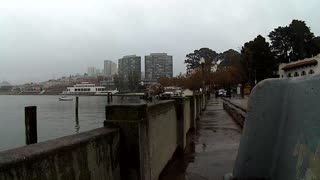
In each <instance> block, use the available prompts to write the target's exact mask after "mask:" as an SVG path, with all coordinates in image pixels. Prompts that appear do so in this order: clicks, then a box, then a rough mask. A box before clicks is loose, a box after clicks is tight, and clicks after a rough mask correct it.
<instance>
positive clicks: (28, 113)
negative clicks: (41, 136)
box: [24, 106, 38, 145]
mask: <svg viewBox="0 0 320 180" xmlns="http://www.w3.org/2000/svg"><path fill="white" fill-rule="evenodd" d="M24 113H25V130H26V144H27V145H29V144H34V143H37V142H38V135H37V106H28V107H25V109H24Z"/></svg>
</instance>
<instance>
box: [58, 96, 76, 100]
mask: <svg viewBox="0 0 320 180" xmlns="http://www.w3.org/2000/svg"><path fill="white" fill-rule="evenodd" d="M59 101H73V98H71V97H67V96H63V97H59Z"/></svg>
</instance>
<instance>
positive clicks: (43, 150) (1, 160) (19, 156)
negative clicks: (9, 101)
mask: <svg viewBox="0 0 320 180" xmlns="http://www.w3.org/2000/svg"><path fill="white" fill-rule="evenodd" d="M115 133H118V129H115V128H105V127H102V128H98V129H94V130H91V131H86V132H82V133H79V134H74V135H70V136H65V137H61V138H57V139H53V140H48V141H44V142H40V143H37V144H31V145H28V146H23V147H19V148H15V149H10V150H6V151H2V152H0V169H1V168H4V167H6V166H10V165H15V164H16V163H19V162H23V161H26V160H31V159H36V158H39V157H43V156H48V154H52V153H55V152H58V151H59V152H64V151H65V150H67V149H71V148H74V147H75V146H80V145H82V144H83V143H86V142H90V141H91V140H94V139H97V138H100V137H102V136H105V135H108V134H109V135H110V136H114V134H115Z"/></svg>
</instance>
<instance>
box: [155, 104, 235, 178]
mask: <svg viewBox="0 0 320 180" xmlns="http://www.w3.org/2000/svg"><path fill="white" fill-rule="evenodd" d="M240 136H241V129H240V127H239V126H238V125H237V124H236V123H235V122H234V121H233V120H232V119H231V117H230V116H229V115H228V114H227V112H225V111H224V110H223V108H222V100H221V99H217V100H216V99H214V98H211V99H210V100H209V102H208V104H207V108H206V111H204V112H203V113H202V116H201V118H200V120H199V121H198V124H197V130H196V131H195V132H190V133H189V135H188V143H187V148H186V149H185V152H180V153H176V154H175V156H174V158H173V159H172V161H171V162H170V163H169V164H168V165H167V167H166V168H165V169H164V171H163V172H162V174H161V175H160V177H159V180H216V179H217V180H220V179H223V175H224V174H226V173H230V172H232V169H233V165H234V162H235V159H236V156H237V151H238V147H239V141H240Z"/></svg>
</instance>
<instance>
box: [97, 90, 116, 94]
mask: <svg viewBox="0 0 320 180" xmlns="http://www.w3.org/2000/svg"><path fill="white" fill-rule="evenodd" d="M118 92H119V91H118V90H117V89H116V90H111V91H99V92H96V94H95V95H108V94H110V93H111V94H117V93H118Z"/></svg>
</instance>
